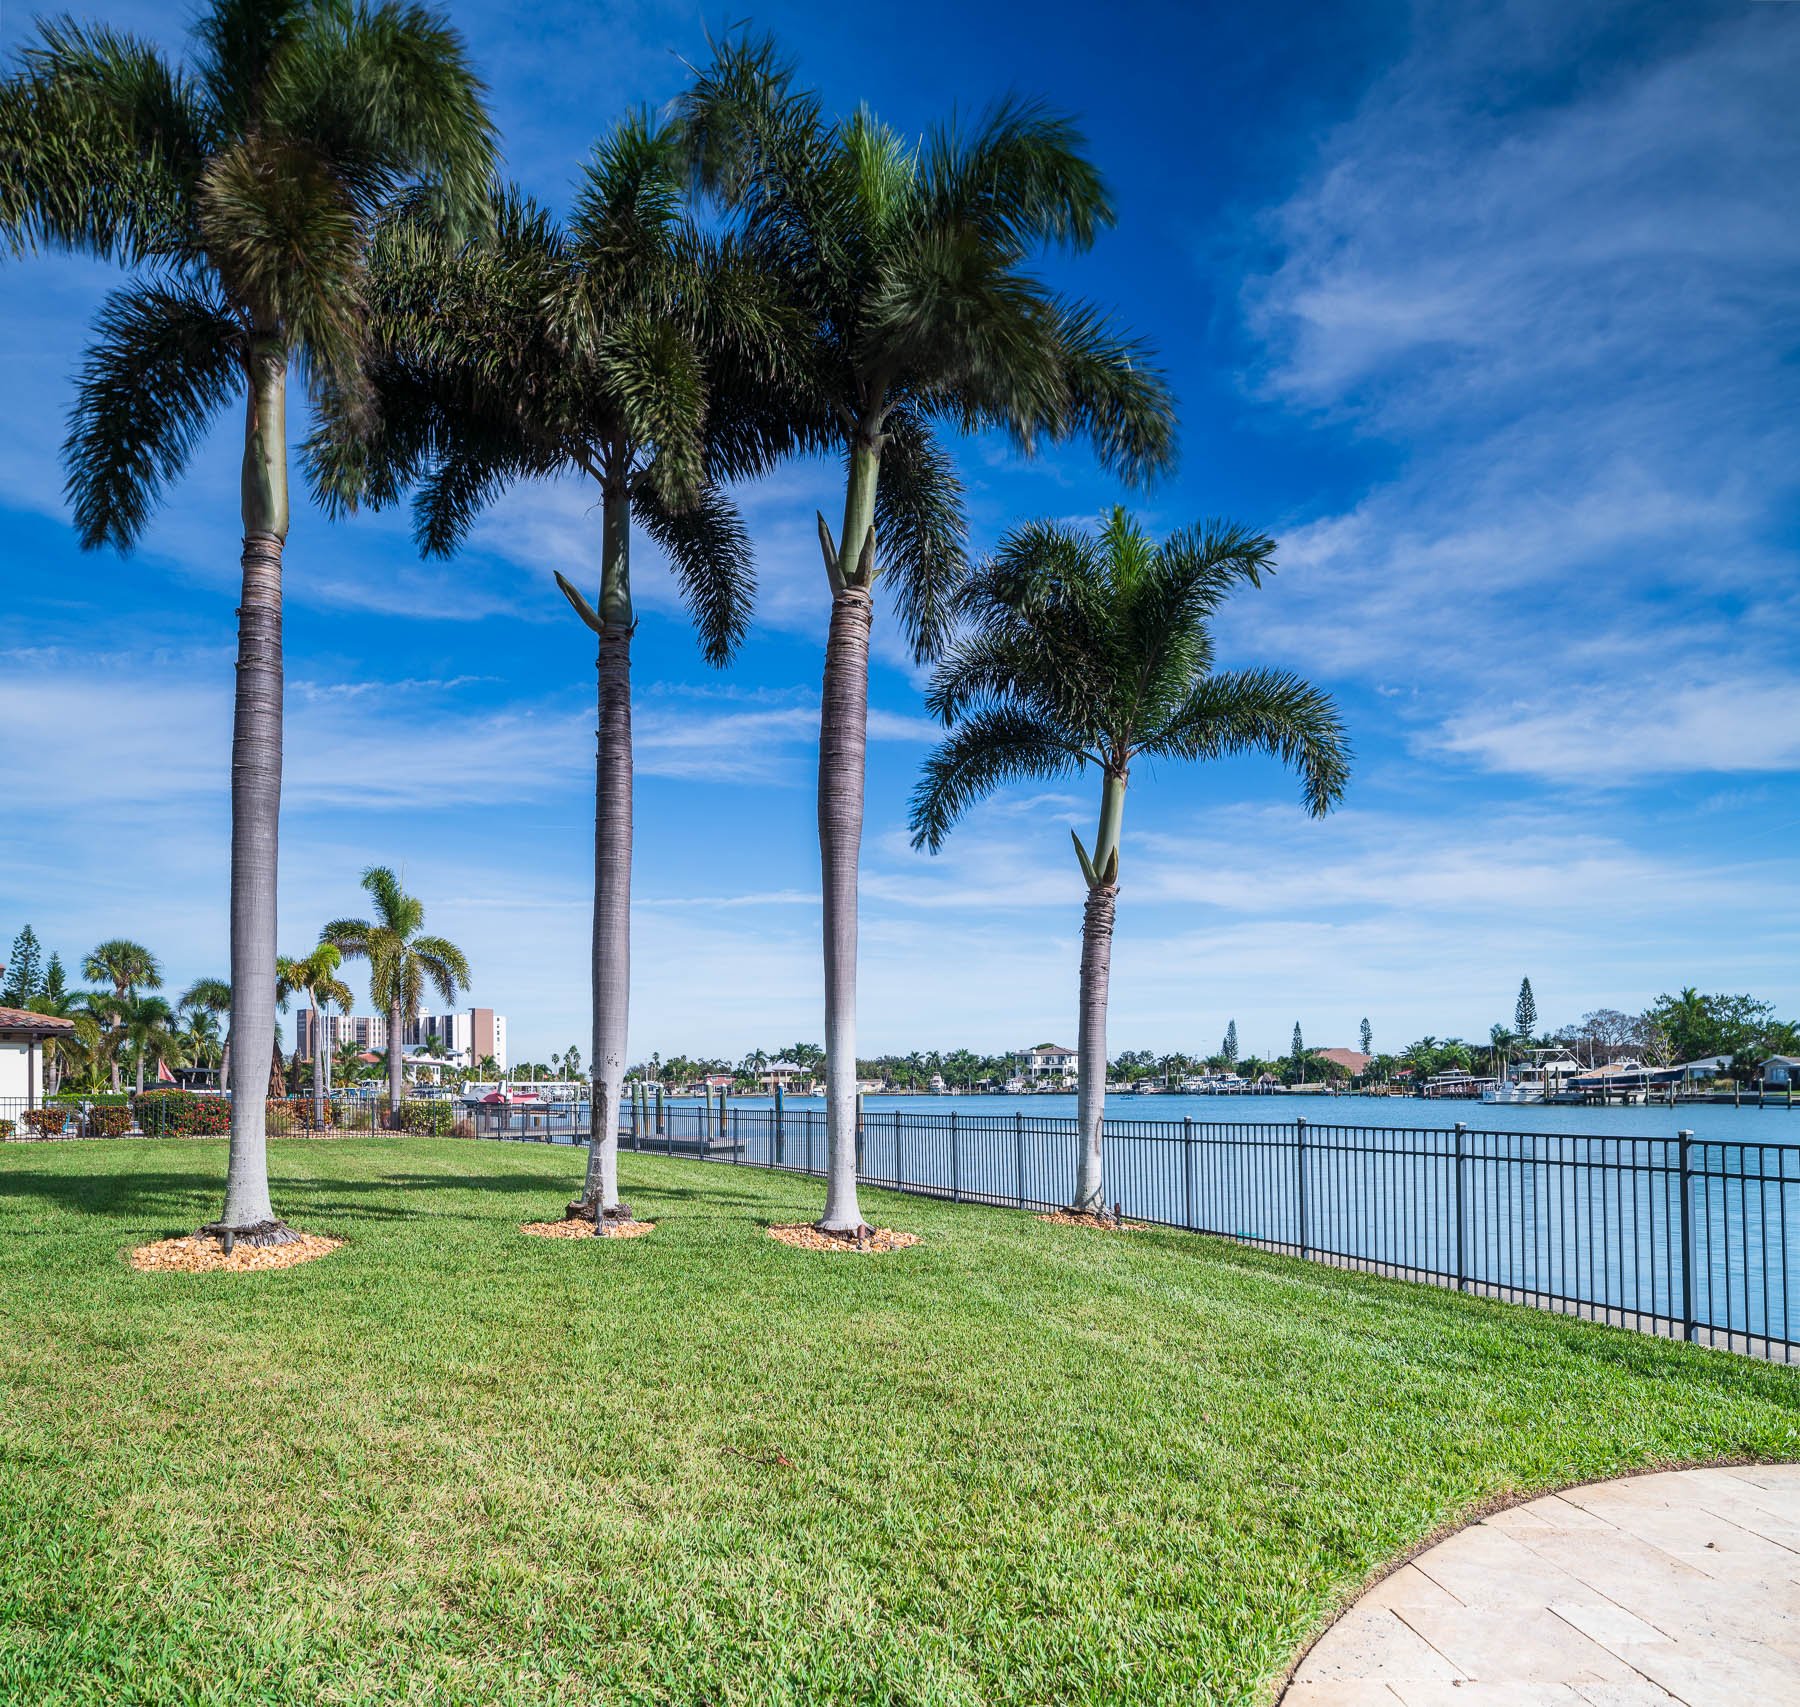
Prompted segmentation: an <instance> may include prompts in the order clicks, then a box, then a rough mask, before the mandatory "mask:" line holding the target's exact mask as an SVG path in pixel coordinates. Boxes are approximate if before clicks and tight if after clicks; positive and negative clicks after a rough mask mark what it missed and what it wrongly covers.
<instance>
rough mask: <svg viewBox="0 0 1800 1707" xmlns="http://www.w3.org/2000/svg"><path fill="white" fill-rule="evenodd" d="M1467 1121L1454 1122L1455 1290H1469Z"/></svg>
mask: <svg viewBox="0 0 1800 1707" xmlns="http://www.w3.org/2000/svg"><path fill="white" fill-rule="evenodd" d="M1468 1131H1469V1123H1468V1122H1467V1121H1466V1120H1459V1121H1457V1123H1456V1290H1457V1291H1458V1292H1467V1291H1468V1290H1469V1276H1468V1271H1467V1270H1466V1269H1465V1268H1464V1267H1463V1163H1464V1162H1465V1161H1466V1160H1467V1159H1468V1157H1467V1150H1466V1148H1465V1146H1464V1143H1463V1140H1464V1138H1465V1137H1466V1136H1467V1135H1468Z"/></svg>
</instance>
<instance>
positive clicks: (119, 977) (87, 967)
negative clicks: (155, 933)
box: [81, 937, 162, 1092]
mask: <svg viewBox="0 0 1800 1707" xmlns="http://www.w3.org/2000/svg"><path fill="white" fill-rule="evenodd" d="M81 975H82V977H84V978H97V979H101V980H103V981H104V982H106V983H108V984H110V985H111V986H112V1001H111V1002H110V1004H108V1003H93V1002H90V1003H89V1005H88V1011H89V1012H90V1013H92V1014H94V1016H95V1018H96V1019H98V1020H100V1021H101V1023H102V1024H103V1025H104V1026H105V1027H106V1030H107V1034H108V1046H109V1048H110V1050H111V1053H112V1063H111V1069H112V1088H113V1090H114V1091H115V1092H116V1091H117V1090H118V1089H119V1049H120V1046H121V1045H122V1044H123V1043H124V1041H125V1024H126V1020H127V1017H128V1015H129V1013H130V1010H131V1007H132V1004H133V1003H134V1001H135V1000H136V997H137V993H138V991H140V990H160V989H161V988H162V967H161V965H160V964H159V963H158V962H157V959H156V956H155V955H153V954H152V953H151V952H150V950H149V949H147V948H145V947H144V945H143V944H142V943H140V942H132V941H131V940H130V939H129V938H128V937H112V938H109V939H108V940H107V941H106V942H103V943H98V944H96V945H95V946H94V947H93V948H92V949H90V950H89V951H88V953H87V955H86V956H85V957H84V958H83V960H82V962H81Z"/></svg>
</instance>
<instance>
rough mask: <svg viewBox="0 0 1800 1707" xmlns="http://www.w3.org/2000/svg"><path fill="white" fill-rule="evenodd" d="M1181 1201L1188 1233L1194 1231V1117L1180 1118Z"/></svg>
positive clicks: (1184, 1116)
mask: <svg viewBox="0 0 1800 1707" xmlns="http://www.w3.org/2000/svg"><path fill="white" fill-rule="evenodd" d="M1181 1201H1182V1206H1183V1214H1184V1217H1185V1219H1186V1222H1187V1228H1188V1231H1189V1232H1190V1233H1191V1232H1192V1231H1193V1230H1194V1117H1193V1116H1192V1115H1191V1114H1184V1115H1183V1116H1182V1117H1181Z"/></svg>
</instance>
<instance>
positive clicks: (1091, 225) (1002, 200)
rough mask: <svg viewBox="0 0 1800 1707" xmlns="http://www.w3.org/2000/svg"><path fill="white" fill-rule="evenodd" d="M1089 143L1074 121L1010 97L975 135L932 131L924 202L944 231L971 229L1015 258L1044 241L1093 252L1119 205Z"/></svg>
mask: <svg viewBox="0 0 1800 1707" xmlns="http://www.w3.org/2000/svg"><path fill="white" fill-rule="evenodd" d="M1085 146H1086V139H1085V138H1084V137H1083V136H1082V134H1081V132H1080V130H1079V129H1078V128H1077V127H1076V125H1075V123H1074V121H1073V120H1072V119H1070V118H1068V117H1067V116H1065V115H1063V114H1061V113H1058V112H1055V111H1054V110H1053V109H1051V108H1050V107H1048V106H1047V105H1045V104H1044V103H1042V102H1039V101H1031V100H1023V99H1020V98H1019V97H1017V96H1010V97H1008V98H1007V99H1005V100H1003V101H1001V102H999V103H998V104H997V105H996V106H994V107H991V108H990V109H989V110H988V111H987V112H986V113H985V114H984V115H983V116H982V119H981V121H980V123H979V124H977V125H976V127H975V129H974V130H973V131H972V132H971V133H970V134H968V135H967V136H963V135H960V134H959V133H958V132H957V130H956V128H955V127H954V126H943V127H940V128H939V129H938V130H936V131H934V132H933V133H932V136H931V138H930V141H929V142H928V144H927V146H926V149H925V158H924V166H923V171H922V174H921V176H922V179H923V186H922V195H921V198H920V199H921V202H922V204H923V207H924V211H925V216H926V217H927V218H928V219H930V220H931V221H933V222H934V223H936V224H939V225H943V226H968V227H972V228H974V229H975V230H977V231H979V232H980V233H981V235H982V237H983V239H984V240H985V241H987V242H989V243H991V244H992V245H994V246H995V247H996V248H999V249H1002V250H1004V251H1006V252H1009V253H1010V254H1011V255H1012V256H1013V257H1014V258H1017V257H1019V256H1022V255H1024V254H1026V253H1027V252H1029V251H1030V250H1032V249H1034V248H1036V247H1037V246H1038V245H1039V244H1042V243H1064V244H1067V245H1068V246H1069V247H1070V248H1072V249H1086V248H1088V247H1090V246H1091V245H1092V243H1093V241H1094V239H1095V237H1096V236H1097V235H1098V234H1099V232H1100V230H1101V229H1102V228H1103V227H1106V226H1109V225H1111V224H1112V223H1113V218H1114V215H1113V207H1112V202H1111V200H1110V198H1109V197H1108V195H1107V193H1106V186H1105V184H1104V183H1103V182H1102V181H1101V178H1100V174H1099V172H1098V170H1097V169H1096V168H1095V167H1094V165H1093V163H1092V162H1091V161H1090V160H1089V159H1088V158H1087V157H1086V155H1085V154H1084V152H1083V150H1084V148H1085Z"/></svg>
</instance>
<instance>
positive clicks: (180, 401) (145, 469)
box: [63, 284, 246, 551]
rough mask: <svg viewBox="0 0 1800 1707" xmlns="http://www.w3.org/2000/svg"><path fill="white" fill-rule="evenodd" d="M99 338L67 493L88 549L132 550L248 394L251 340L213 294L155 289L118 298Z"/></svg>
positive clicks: (107, 309) (75, 426) (85, 383)
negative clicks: (232, 405) (165, 497)
mask: <svg viewBox="0 0 1800 1707" xmlns="http://www.w3.org/2000/svg"><path fill="white" fill-rule="evenodd" d="M95 330H96V333H97V337H96V340H95V342H94V344H93V345H92V346H91V347H90V349H89V350H88V353H87V356H86V357H85V359H84V360H83V362H82V366H81V372H80V374H79V375H78V376H77V379H76V393H75V406H74V409H73V410H72V411H71V413H70V418H69V433H68V437H67V438H66V439H65V440H64V442H63V460H64V462H65V464H66V466H67V467H68V470H69V479H68V487H67V490H68V496H69V501H70V504H71V505H72V506H73V509H74V512H75V526H76V529H77V531H78V533H79V534H80V537H81V543H82V545H83V546H84V547H86V548H88V549H90V550H92V549H93V548H95V547H96V546H100V545H104V544H109V543H110V544H112V545H114V546H116V547H118V549H119V550H121V551H125V550H129V549H130V547H131V546H132V545H133V544H135V543H136V541H137V539H138V536H139V535H140V534H141V533H142V532H143V530H144V527H145V525H146V523H147V522H148V521H149V519H150V516H151V515H152V513H153V512H154V511H155V508H156V504H157V500H158V499H159V498H160V496H161V493H162V489H163V486H164V485H165V483H166V482H168V481H170V480H173V479H174V478H175V477H176V476H177V475H179V474H180V473H181V471H182V470H183V469H184V468H185V467H186V466H187V460H188V458H189V456H191V455H192V454H193V450H194V447H195V446H196V445H197V444H198V443H199V441H200V439H201V437H202V435H203V434H204V433H205V431H206V429H207V426H208V425H209V424H210V422H211V421H212V419H213V417H214V416H215V415H216V414H217V413H218V411H219V410H220V409H221V408H222V407H223V406H224V404H225V403H226V402H227V401H229V400H230V399H231V398H232V397H233V396H235V395H238V394H240V393H241V392H242V390H243V388H244V385H245V383H246V382H245V374H244V340H243V335H242V331H241V329H240V328H239V326H238V325H237V324H236V322H235V321H234V320H233V318H232V315H231V312H230V309H229V307H228V306H227V304H225V303H224V302H223V301H222V300H221V299H220V298H219V297H217V296H216V295H212V294H209V293H206V292H203V291H200V290H182V289H179V288H174V287H165V286H162V285H156V284H138V285H132V286H129V287H127V288H126V289H124V290H120V291H115V292H114V293H113V294H112V295H111V296H109V297H108V298H107V299H106V303H105V305H104V306H103V307H102V309H101V311H100V318H99V320H98V322H97V324H96V328H95Z"/></svg>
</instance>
